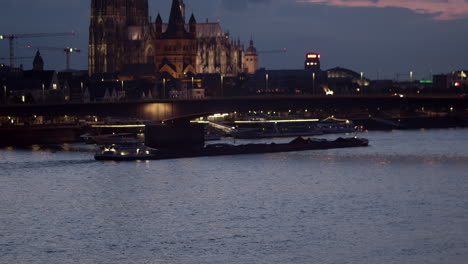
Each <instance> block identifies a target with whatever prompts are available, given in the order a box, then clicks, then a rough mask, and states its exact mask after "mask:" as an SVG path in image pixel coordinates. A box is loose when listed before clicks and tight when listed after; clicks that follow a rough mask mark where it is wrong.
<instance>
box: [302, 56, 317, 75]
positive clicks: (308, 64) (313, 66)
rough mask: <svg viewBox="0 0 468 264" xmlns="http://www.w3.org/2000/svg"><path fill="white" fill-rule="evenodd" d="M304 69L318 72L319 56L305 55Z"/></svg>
mask: <svg viewBox="0 0 468 264" xmlns="http://www.w3.org/2000/svg"><path fill="white" fill-rule="evenodd" d="M304 67H305V69H306V70H313V71H319V70H320V54H318V53H307V55H306V61H305V63H304Z"/></svg>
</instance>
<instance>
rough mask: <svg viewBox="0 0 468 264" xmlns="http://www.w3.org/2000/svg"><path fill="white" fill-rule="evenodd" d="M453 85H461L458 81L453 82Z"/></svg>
mask: <svg viewBox="0 0 468 264" xmlns="http://www.w3.org/2000/svg"><path fill="white" fill-rule="evenodd" d="M453 85H455V87H458V86H460V85H461V83H460V82H455V83H454V84H453Z"/></svg>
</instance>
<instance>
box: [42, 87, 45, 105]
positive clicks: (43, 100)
mask: <svg viewBox="0 0 468 264" xmlns="http://www.w3.org/2000/svg"><path fill="white" fill-rule="evenodd" d="M44 102H45V85H44V84H42V103H44Z"/></svg>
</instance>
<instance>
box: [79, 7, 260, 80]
mask: <svg viewBox="0 0 468 264" xmlns="http://www.w3.org/2000/svg"><path fill="white" fill-rule="evenodd" d="M166 1H169V0H166ZM89 35H90V36H89V58H88V64H89V74H90V75H94V74H106V73H119V72H121V71H122V70H123V69H124V68H125V67H127V66H129V65H139V66H141V65H145V67H151V68H152V69H153V70H154V76H155V77H161V76H163V77H164V78H166V77H170V78H174V79H183V78H185V77H190V76H194V75H196V74H220V75H222V76H237V75H238V74H240V73H244V72H247V71H248V72H249V73H250V72H252V71H254V70H256V69H252V66H251V65H248V63H247V61H246V58H245V57H246V54H245V52H244V46H243V45H242V44H241V43H240V40H237V41H234V40H231V39H230V36H229V34H228V33H225V32H224V31H223V30H222V28H221V25H220V23H219V22H214V23H213V22H208V21H206V23H198V22H197V20H196V19H195V16H194V15H193V14H192V15H191V17H190V19H189V21H188V23H187V22H186V17H185V4H184V2H183V0H172V6H171V11H170V16H169V21H168V22H167V23H164V22H163V20H162V18H161V16H160V15H159V14H158V16H157V18H156V19H155V20H154V21H150V18H149V10H148V0H92V1H91V23H90V29H89ZM251 48H253V47H251ZM250 51H252V49H250ZM250 53H252V52H249V55H251V54H250ZM255 59H256V58H255ZM250 64H251V63H250ZM255 65H256V67H258V63H257V64H255Z"/></svg>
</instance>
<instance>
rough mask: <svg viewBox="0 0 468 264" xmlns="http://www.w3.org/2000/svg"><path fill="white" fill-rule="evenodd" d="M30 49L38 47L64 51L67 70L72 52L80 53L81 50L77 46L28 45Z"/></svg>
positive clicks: (39, 48) (38, 48)
mask: <svg viewBox="0 0 468 264" xmlns="http://www.w3.org/2000/svg"><path fill="white" fill-rule="evenodd" d="M27 48H28V49H37V50H50V51H62V52H65V55H66V70H70V54H71V53H80V52H81V50H80V49H77V48H70V47H66V48H56V47H33V46H31V45H28V46H27Z"/></svg>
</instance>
